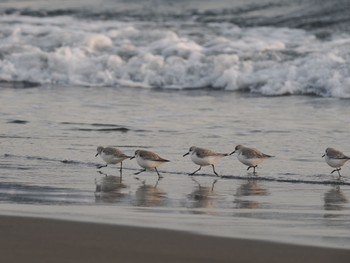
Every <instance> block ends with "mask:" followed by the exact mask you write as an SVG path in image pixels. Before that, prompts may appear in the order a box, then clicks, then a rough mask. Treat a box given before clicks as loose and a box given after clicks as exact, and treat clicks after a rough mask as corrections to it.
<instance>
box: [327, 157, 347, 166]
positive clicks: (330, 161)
mask: <svg viewBox="0 0 350 263" xmlns="http://www.w3.org/2000/svg"><path fill="white" fill-rule="evenodd" d="M347 161H348V159H333V158H329V157H328V156H326V162H327V164H328V165H329V166H331V167H333V168H340V167H342V166H343V165H344V163H346V162H347Z"/></svg>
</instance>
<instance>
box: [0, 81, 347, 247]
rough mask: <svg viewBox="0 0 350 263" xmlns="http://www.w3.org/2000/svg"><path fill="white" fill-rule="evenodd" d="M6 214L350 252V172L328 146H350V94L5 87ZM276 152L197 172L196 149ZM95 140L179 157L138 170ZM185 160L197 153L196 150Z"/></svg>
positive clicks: (0, 132) (0, 187)
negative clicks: (253, 168)
mask: <svg viewBox="0 0 350 263" xmlns="http://www.w3.org/2000/svg"><path fill="white" fill-rule="evenodd" d="M0 105H1V106H0V109H1V110H0V112H1V114H0V121H1V125H0V127H1V129H0V145H1V155H0V171H1V173H0V181H1V183H0V200H1V204H0V207H1V213H2V214H19V215H31V216H38V215H39V216H43V217H53V218H65V219H67V218H68V219H74V220H83V221H96V222H105V223H116V224H131V225H142V226H152V227H164V228H171V229H178V230H186V231H195V232H198V233H204V234H211V235H224V236H232V237H244V238H258V239H265V240H276V241H283V242H293V243H299V244H314V245H323V246H334V247H344V248H350V232H349V222H350V221H349V219H350V205H349V202H348V200H349V198H350V179H349V177H350V170H349V169H350V168H349V167H348V166H347V165H345V166H344V168H343V170H342V171H341V172H342V174H343V178H342V179H341V180H338V176H337V175H335V174H334V175H330V172H331V170H332V169H331V168H330V167H329V166H328V165H327V164H326V163H325V162H324V160H323V159H322V158H321V156H322V154H323V153H324V150H325V148H326V147H328V146H333V147H335V148H339V149H342V150H344V151H345V153H349V150H348V148H347V147H348V145H347V142H348V131H349V127H350V123H349V115H348V112H349V110H350V105H349V103H348V101H347V100H339V99H334V98H328V99H326V98H319V97H306V96H286V97H259V96H255V95H250V94H247V93H236V92H227V91H226V92H224V91H213V90H187V91H167V90H162V89H159V90H149V89H142V88H130V87H121V88H110V87H100V88H96V87H94V88H84V87H60V86H57V87H35V88H27V89H16V88H11V87H3V88H1V89H0ZM238 143H243V144H246V145H248V146H253V147H256V148H259V149H260V150H262V151H263V152H266V153H268V154H271V155H274V156H275V157H274V158H273V159H271V160H267V161H266V162H264V163H262V164H261V165H259V167H258V168H257V175H256V176H254V175H253V174H252V173H250V172H247V171H246V166H244V165H242V164H241V163H239V161H238V160H237V159H236V156H234V155H233V156H229V157H226V158H225V159H224V160H223V161H222V162H221V163H219V164H217V165H216V171H217V172H218V173H219V174H220V175H222V177H221V178H217V177H215V176H214V175H213V174H212V170H211V168H210V167H203V168H202V170H201V171H200V172H198V174H197V175H196V176H193V177H191V176H188V173H190V172H193V171H194V170H195V169H197V166H196V165H194V164H193V163H192V162H191V161H190V159H189V158H186V157H185V158H184V157H182V155H183V154H184V153H186V152H187V151H188V148H189V147H190V146H191V145H197V146H202V147H206V148H210V149H213V150H216V151H219V152H224V153H225V152H228V153H229V152H231V151H233V149H234V147H235V145H236V144H238ZM98 145H104V146H106V145H116V146H118V147H119V148H120V149H121V150H123V151H124V152H125V153H127V154H129V155H133V152H134V151H135V150H136V149H138V148H142V149H148V150H152V151H155V152H157V153H158V154H160V155H161V156H162V157H164V158H167V159H170V160H171V162H170V163H166V164H164V165H162V166H160V168H159V171H160V173H161V174H162V175H163V176H164V178H163V179H161V180H159V181H158V180H157V175H156V173H155V172H152V171H150V172H145V173H143V174H140V175H138V176H135V175H133V173H135V172H137V171H138V170H139V167H138V166H137V164H136V162H135V160H126V161H125V162H124V165H123V167H124V170H123V175H122V178H120V177H119V176H120V175H119V168H117V167H116V166H113V165H111V166H109V167H106V168H102V169H100V170H98V169H97V168H96V165H98V164H103V161H102V160H101V159H100V157H95V153H96V147H97V146H98ZM187 157H188V156H187Z"/></svg>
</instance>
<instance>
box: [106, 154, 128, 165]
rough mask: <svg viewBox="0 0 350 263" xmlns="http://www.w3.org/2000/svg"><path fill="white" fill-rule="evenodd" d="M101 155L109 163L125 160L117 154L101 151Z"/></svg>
mask: <svg viewBox="0 0 350 263" xmlns="http://www.w3.org/2000/svg"><path fill="white" fill-rule="evenodd" d="M101 157H102V159H103V160H104V161H105V162H106V163H107V164H117V163H120V162H121V161H123V160H124V159H123V158H118V157H117V156H114V155H108V154H105V153H103V152H102V153H101Z"/></svg>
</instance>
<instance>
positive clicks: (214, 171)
mask: <svg viewBox="0 0 350 263" xmlns="http://www.w3.org/2000/svg"><path fill="white" fill-rule="evenodd" d="M211 166H213V172H214V174H216V176H219V175H218V174H217V172H216V171H215V167H214V164H212V165H211Z"/></svg>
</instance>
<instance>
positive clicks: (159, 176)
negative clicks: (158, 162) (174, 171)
mask: <svg viewBox="0 0 350 263" xmlns="http://www.w3.org/2000/svg"><path fill="white" fill-rule="evenodd" d="M154 169H155V170H156V172H157V174H158V179H160V178H163V176H161V175H160V174H159V172H158V170H157V167H154Z"/></svg>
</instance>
